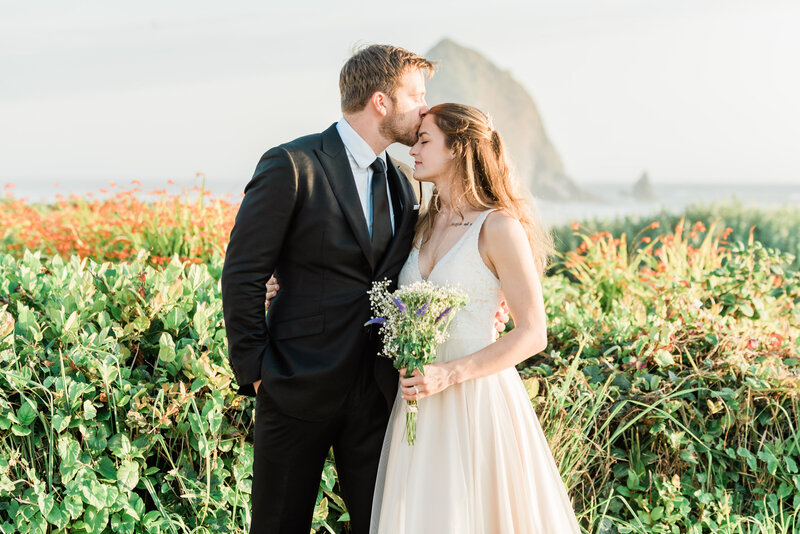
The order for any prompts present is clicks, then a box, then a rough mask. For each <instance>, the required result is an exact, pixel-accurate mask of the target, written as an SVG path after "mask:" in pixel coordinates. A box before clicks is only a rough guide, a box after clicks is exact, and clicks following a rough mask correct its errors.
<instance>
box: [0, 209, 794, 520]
mask: <svg viewBox="0 0 800 534" xmlns="http://www.w3.org/2000/svg"><path fill="white" fill-rule="evenodd" d="M726 210H727V211H726ZM667 217H669V218H667ZM717 217H722V218H723V220H721V221H719V222H718V223H717V224H712V221H713V220H714V219H716V218H717ZM748 218H749V219H748ZM687 219H688V220H689V221H690V222H689V223H686V222H685V221H683V220H681V219H676V218H673V216H667V215H663V218H662V219H661V220H660V225H658V226H660V228H656V227H654V226H656V225H647V227H646V228H645V229H644V230H641V231H640V230H639V224H640V223H635V222H634V221H631V220H627V221H622V222H617V223H613V224H610V225H609V226H606V227H603V230H610V231H604V232H601V233H594V232H593V228H592V224H586V225H582V226H580V227H579V228H578V231H575V230H574V229H572V228H570V229H569V230H567V229H562V230H561V232H562V242H566V240H567V239H569V240H572V241H570V244H569V246H568V247H565V248H564V252H563V254H562V257H561V259H560V261H558V262H557V263H556V264H555V265H554V267H553V269H552V271H551V272H552V274H551V276H548V277H547V278H545V280H544V283H543V284H544V291H545V298H546V306H547V312H548V321H549V335H550V345H549V347H548V349H547V351H545V352H543V353H542V354H540V355H537V356H535V357H533V358H531V359H529V360H528V361H527V362H525V363H524V365H522V366H520V369H521V372H522V374H523V376H524V377H525V380H526V386H527V387H528V388H529V391H530V393H531V398H532V400H533V403H534V406H535V408H536V411H537V413H538V414H539V417H540V420H541V422H542V426H543V428H544V430H545V433H546V435H547V437H548V440H549V442H550V445H551V449H552V451H553V454H554V456H555V458H556V461H557V463H558V465H559V468H560V471H561V473H562V476H563V478H564V481H565V483H566V485H567V488H568V491H569V492H570V495H572V497H573V502H574V504H575V507H576V511H577V512H578V515H579V519H580V520H581V523H582V525H583V526H584V528H585V529H586V530H587V531H590V532H598V533H608V534H610V533H626V532H642V533H659V534H660V533H670V534H671V533H692V534H699V533H705V532H726V533H756V532H758V533H771V532H776V533H786V534H788V533H793V532H798V531H800V517H799V516H800V430H798V423H797V422H798V421H799V420H800V401H799V397H800V355H799V354H798V353H800V345H799V344H800V341H798V339H800V307H798V305H800V277H799V276H798V274H797V273H796V272H795V271H794V269H795V267H796V265H797V260H796V259H795V257H793V256H790V255H788V254H785V253H786V252H787V251H788V252H791V253H793V254H794V253H796V250H797V241H796V239H797V238H796V237H795V236H796V235H797V233H796V232H794V233H792V232H788V231H784V228H786V227H789V226H792V225H794V228H798V227H800V224H797V222H798V219H797V216H796V213H795V212H793V211H792V210H785V211H783V212H780V213H779V214H778V215H770V214H768V213H762V212H757V211H750V210H745V209H743V208H741V207H735V206H734V207H730V208H729V207H725V206H715V207H712V208H709V209H708V210H707V211H702V210H700V209H699V208H698V211H696V212H693V211H692V210H690V211H689V214H688V216H687ZM697 221H703V222H704V223H705V224H708V225H709V228H708V229H707V230H706V228H705V224H696V222H697ZM793 221H794V222H793ZM754 223H755V224H756V225H757V226H756V229H755V230H753V238H754V239H750V227H751V226H752V225H753V224H754ZM615 225H616V226H615ZM770 225H772V226H770ZM725 227H730V228H732V230H731V231H728V232H727V233H728V234H730V235H727V236H725V237H724V238H723V236H722V235H721V234H724V231H723V228H725ZM664 228H675V230H674V231H671V232H670V233H668V234H663V235H662V233H661V232H662V231H663V229H664ZM760 231H761V232H764V233H763V234H759V232H760ZM623 234H624V235H623ZM564 236H566V237H564ZM631 236H633V237H631ZM793 239H795V240H794V241H793ZM759 240H761V241H763V242H764V243H765V244H762V243H760V242H759ZM773 247H777V248H780V249H781V250H783V252H780V251H779V250H777V249H775V248H773ZM793 247H794V248H793ZM14 255H15V256H14V257H12V256H10V255H2V254H0V532H48V531H53V532H70V533H72V532H75V533H78V532H80V533H84V532H162V531H163V532H244V531H245V528H246V526H247V525H249V522H250V518H249V513H250V498H249V495H250V486H251V478H250V477H251V473H252V457H253V449H252V427H253V420H252V407H253V401H252V399H250V398H246V397H240V396H238V395H236V392H235V390H234V389H233V388H232V374H231V372H230V369H229V367H228V362H227V350H226V342H225V336H224V328H223V323H222V313H221V300H220V294H219V281H218V280H219V275H220V270H221V265H222V260H221V259H220V258H218V257H216V256H214V257H212V259H211V260H210V261H209V262H208V263H207V264H206V265H202V264H201V265H188V264H187V263H182V262H180V261H178V260H177V259H173V260H172V261H171V262H168V263H167V264H166V265H165V266H164V267H163V269H156V268H153V267H152V266H150V265H151V264H152V263H153V261H152V260H153V259H152V258H146V257H145V256H144V255H142V256H140V257H138V258H136V259H134V260H133V261H131V262H129V263H103V264H97V263H95V262H93V261H92V260H91V259H80V258H77V257H73V258H70V259H68V260H64V259H61V258H59V257H57V256H56V257H52V258H44V257H43V256H40V255H37V254H33V253H30V252H26V253H24V255H23V254H22V253H21V252H19V251H15V252H14ZM20 256H21V257H20ZM156 263H161V262H160V261H159V262H156ZM339 493H340V492H339V488H338V482H337V478H336V469H335V463H334V461H333V458H332V456H331V457H329V458H328V461H327V462H326V464H325V469H324V471H323V475H322V480H321V483H320V490H319V494H318V499H317V507H316V509H315V515H314V529H316V530H317V531H318V532H332V533H339V532H346V531H347V529H348V526H347V520H348V516H347V513H346V510H345V505H344V502H343V501H342V499H341V497H340V496H339Z"/></svg>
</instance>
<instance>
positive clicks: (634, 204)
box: [0, 178, 800, 225]
mask: <svg viewBox="0 0 800 534" xmlns="http://www.w3.org/2000/svg"><path fill="white" fill-rule="evenodd" d="M245 184H246V182H244V181H241V180H231V181H222V180H214V181H208V182H206V184H205V187H206V190H209V191H211V194H212V196H214V197H226V198H228V199H229V200H231V201H234V202H235V201H238V200H239V199H240V198H241V194H242V191H243V189H244V186H245ZM201 185H202V179H201V178H185V179H175V180H174V183H173V184H169V183H168V182H167V180H166V179H145V178H142V179H141V185H137V184H134V183H132V182H130V181H128V182H118V183H116V184H114V186H111V185H110V183H109V182H108V181H104V180H84V181H76V180H70V181H62V182H60V183H59V182H56V181H53V183H52V184H43V183H42V182H41V181H37V182H27V183H26V182H18V183H16V184H14V187H7V186H8V184H6V183H2V182H0V197H1V196H5V195H7V194H13V196H14V197H15V198H24V199H26V201H28V202H54V201H55V200H56V198H57V195H62V196H64V197H68V196H69V195H71V194H74V195H81V196H86V195H94V197H93V198H103V197H105V196H109V195H112V194H114V192H115V191H118V190H120V188H125V189H129V190H130V189H132V188H134V187H138V188H140V189H141V191H142V192H141V193H139V195H140V196H141V197H142V198H147V193H148V192H149V191H153V190H155V189H162V190H166V191H167V192H168V193H169V194H183V195H187V196H189V197H190V198H191V197H193V196H196V194H197V189H198V188H199V187H200V186H201ZM582 186H583V187H584V189H586V190H588V191H590V192H591V193H594V194H595V195H597V197H599V198H600V200H599V201H597V202H550V201H545V200H538V201H537V203H536V204H537V208H538V209H539V212H540V213H541V216H542V219H543V220H544V222H545V223H547V224H550V225H559V224H564V223H568V222H571V221H576V220H585V219H590V218H598V219H613V218H615V217H624V216H641V217H647V216H648V215H650V214H654V213H658V212H660V211H662V210H665V211H668V212H674V213H677V212H680V211H681V210H683V209H685V208H686V207H687V206H689V205H690V204H697V203H701V204H710V203H713V202H723V201H736V202H740V203H741V204H742V205H743V206H752V207H760V208H765V209H771V208H777V207H781V206H791V207H800V184H799V185H793V184H769V183H764V184H703V183H690V184H687V183H681V184H672V185H667V184H659V183H655V184H653V191H654V193H655V198H656V199H657V200H655V201H653V202H641V201H637V200H636V199H634V198H633V196H632V195H630V191H631V186H630V185H629V184H619V183H609V184H583V185H582ZM103 190H105V191H107V192H103Z"/></svg>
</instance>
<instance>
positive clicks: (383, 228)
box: [369, 158, 392, 265]
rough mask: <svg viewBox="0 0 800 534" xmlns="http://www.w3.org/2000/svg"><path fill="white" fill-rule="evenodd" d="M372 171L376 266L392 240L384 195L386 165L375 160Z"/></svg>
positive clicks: (387, 206) (373, 239)
mask: <svg viewBox="0 0 800 534" xmlns="http://www.w3.org/2000/svg"><path fill="white" fill-rule="evenodd" d="M369 168H370V169H372V191H371V194H372V259H373V260H374V263H375V264H376V265H377V263H378V261H379V260H380V259H381V258H382V257H383V254H384V253H385V252H386V249H387V248H388V247H389V241H391V240H392V219H391V215H390V213H389V209H390V208H389V195H388V194H387V193H386V164H385V163H384V162H383V160H382V159H381V158H377V159H376V160H375V161H373V162H372V165H370V166H369Z"/></svg>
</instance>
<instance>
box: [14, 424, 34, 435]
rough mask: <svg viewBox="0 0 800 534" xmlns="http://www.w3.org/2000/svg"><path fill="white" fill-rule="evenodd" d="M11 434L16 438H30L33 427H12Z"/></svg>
mask: <svg viewBox="0 0 800 534" xmlns="http://www.w3.org/2000/svg"><path fill="white" fill-rule="evenodd" d="M11 433H12V434H14V435H15V436H28V435H30V433H31V427H29V426H20V425H16V424H15V425H11Z"/></svg>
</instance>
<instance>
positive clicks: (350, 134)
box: [336, 117, 386, 169]
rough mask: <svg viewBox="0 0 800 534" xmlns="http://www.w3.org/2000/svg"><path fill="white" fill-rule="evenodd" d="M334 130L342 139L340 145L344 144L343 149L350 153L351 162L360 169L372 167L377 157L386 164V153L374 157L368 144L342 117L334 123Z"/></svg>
mask: <svg viewBox="0 0 800 534" xmlns="http://www.w3.org/2000/svg"><path fill="white" fill-rule="evenodd" d="M336 129H337V130H338V132H339V137H341V138H342V143H344V146H345V148H346V149H347V151H348V152H350V155H351V156H352V157H353V160H355V162H356V164H357V165H358V166H359V167H360V168H362V169H366V168H367V167H369V166H370V165H372V162H373V161H375V158H378V157H380V158H381V159H382V160H383V162H384V163H386V151H383V152H381V155H380V156H376V155H375V152H373V151H372V148H370V146H369V144H368V143H367V142H366V141H364V138H363V137H361V136H360V135H358V132H356V131H355V130H354V129H353V127H352V126H350V123H348V122H347V120H345V118H344V117H342V118H341V119H339V122H337V123H336Z"/></svg>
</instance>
